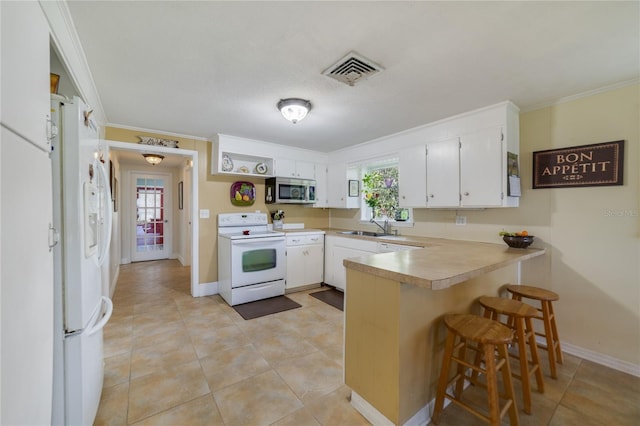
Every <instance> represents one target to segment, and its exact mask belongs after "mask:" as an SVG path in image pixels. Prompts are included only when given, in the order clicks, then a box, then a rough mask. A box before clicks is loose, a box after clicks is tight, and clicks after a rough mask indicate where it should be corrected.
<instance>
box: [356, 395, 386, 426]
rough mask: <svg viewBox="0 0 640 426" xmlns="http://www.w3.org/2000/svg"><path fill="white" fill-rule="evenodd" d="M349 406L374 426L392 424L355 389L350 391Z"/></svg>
mask: <svg viewBox="0 0 640 426" xmlns="http://www.w3.org/2000/svg"><path fill="white" fill-rule="evenodd" d="M351 406H352V407H353V408H355V409H356V410H357V411H358V412H359V413H360V414H362V416H363V417H364V418H365V419H367V420H369V421H370V422H371V424H374V425H376V426H393V422H391V421H390V420H389V419H387V418H386V417H385V415H384V414H382V413H381V412H380V411H378V410H377V409H376V408H375V407H374V406H373V405H371V404H369V403H368V402H367V401H366V400H365V399H364V398H363V397H361V396H360V395H358V393H357V392H356V391H353V390H352V391H351Z"/></svg>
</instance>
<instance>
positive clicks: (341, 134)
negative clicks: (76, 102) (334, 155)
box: [68, 1, 640, 152]
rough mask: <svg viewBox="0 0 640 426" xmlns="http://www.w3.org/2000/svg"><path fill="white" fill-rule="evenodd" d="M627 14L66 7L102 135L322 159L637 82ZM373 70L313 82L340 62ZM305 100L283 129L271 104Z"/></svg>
mask: <svg viewBox="0 0 640 426" xmlns="http://www.w3.org/2000/svg"><path fill="white" fill-rule="evenodd" d="M639 4H640V3H639V2H637V1H631V2H613V1H603V2H575V1H569V2H551V1H548V2H482V1H474V2H426V1H421V2H416V1H414V2H399V1H377V2H365V1H356V2H335V1H320V2H308V1H297V2H296V1H287V2H272V1H258V2H244V1H233V2H222V1H200V2H176V1H159V2H153V1H151V2H149V1H106V2H96V1H70V2H69V3H68V6H69V10H70V12H71V15H72V17H73V20H74V24H75V26H76V29H77V32H78V34H79V37H80V41H81V43H82V46H83V49H84V53H85V55H86V58H87V61H88V64H89V67H90V69H91V73H92V75H93V78H94V81H95V85H96V87H97V90H98V93H99V96H100V99H101V102H102V106H103V108H104V111H105V114H106V116H107V120H108V121H109V123H110V124H115V125H122V126H132V127H137V128H144V129H153V130H160V131H163V132H169V133H177V134H182V135H192V136H197V137H205V138H210V137H211V136H212V135H214V134H215V133H224V134H230V135H235V136H241V137H247V138H252V139H258V140H264V141H269V142H274V143H280V144H285V145H292V146H298V147H302V148H308V149H313V150H318V151H324V152H330V151H333V150H336V149H340V148H342V147H345V146H349V145H354V144H357V143H360V142H364V141H367V140H372V139H375V138H378V137H382V136H385V135H388V134H392V133H396V132H399V131H402V130H404V129H408V128H411V127H415V126H419V125H422V124H426V123H429V122H433V121H436V120H438V119H442V118H445V117H448V116H451V115H455V114H458V113H462V112H465V111H469V110H473V109H476V108H479V107H482V106H486V105H490V104H493V103H497V102H500V101H503V100H507V99H509V100H511V101H513V102H514V103H515V104H516V105H518V106H519V107H520V108H521V109H531V108H533V107H535V106H540V105H543V104H547V103H550V102H553V101H554V100H557V99H560V98H564V97H567V96H571V95H575V94H578V93H583V92H587V91H591V90H596V89H598V88H602V87H604V86H609V85H615V84H620V83H622V82H629V81H633V80H635V81H637V79H638V78H639V75H640V23H639V22H640V9H639ZM351 50H354V51H356V52H357V53H359V54H361V55H363V56H365V57H368V58H369V59H371V60H373V61H375V62H377V63H378V64H380V65H382V67H384V68H385V71H384V72H382V73H380V74H378V75H376V76H373V77H371V78H370V79H368V80H366V81H364V82H362V83H360V84H359V85H356V86H354V87H350V86H347V85H345V84H342V83H339V82H337V81H335V80H332V79H330V78H328V77H326V76H323V75H322V71H324V70H325V69H326V68H327V67H329V66H330V65H332V64H334V63H335V62H336V61H337V60H339V59H340V58H342V57H343V56H344V55H345V54H347V53H348V52H349V51H351ZM287 97H301V98H305V99H309V100H310V101H311V102H312V104H313V109H312V111H311V112H310V114H309V115H308V117H307V118H306V119H305V120H304V121H302V122H300V123H298V124H295V125H293V124H291V123H289V122H287V121H286V120H284V118H282V116H281V115H280V114H279V112H278V111H277V109H276V103H277V102H278V100H279V99H281V98H287Z"/></svg>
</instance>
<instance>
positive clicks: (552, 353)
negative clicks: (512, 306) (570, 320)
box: [506, 284, 563, 379]
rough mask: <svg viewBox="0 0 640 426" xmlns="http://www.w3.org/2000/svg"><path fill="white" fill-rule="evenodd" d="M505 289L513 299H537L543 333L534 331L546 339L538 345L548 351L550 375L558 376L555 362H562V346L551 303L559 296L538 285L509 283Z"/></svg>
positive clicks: (537, 317) (538, 317)
mask: <svg viewBox="0 0 640 426" xmlns="http://www.w3.org/2000/svg"><path fill="white" fill-rule="evenodd" d="M506 289H507V291H508V292H509V293H511V295H512V298H513V299H515V300H520V301H521V300H522V298H527V299H532V300H538V301H540V308H537V309H538V312H539V314H538V315H537V316H536V317H535V318H536V319H539V320H542V322H543V323H544V333H536V334H537V335H538V336H543V337H544V338H545V339H546V340H547V346H546V347H544V346H541V345H538V346H539V347H540V348H542V349H545V350H546V351H547V352H548V353H549V369H550V370H551V377H552V378H554V379H557V378H558V373H557V371H556V362H557V363H559V364H562V362H563V359H562V348H561V347H560V338H559V337H558V327H557V326H556V315H555V314H554V313H553V304H552V303H551V302H555V301H556V300H560V296H558V294H557V293H554V292H553V291H551V290H546V289H543V288H539V287H532V286H528V285H513V284H509V285H507V286H506Z"/></svg>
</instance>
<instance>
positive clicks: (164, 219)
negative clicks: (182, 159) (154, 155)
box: [129, 172, 173, 262]
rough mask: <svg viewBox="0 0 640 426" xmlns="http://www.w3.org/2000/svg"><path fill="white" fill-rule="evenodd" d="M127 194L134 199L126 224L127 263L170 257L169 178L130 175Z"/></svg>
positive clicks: (155, 175)
mask: <svg viewBox="0 0 640 426" xmlns="http://www.w3.org/2000/svg"><path fill="white" fill-rule="evenodd" d="M131 185H132V187H131V188H130V193H131V194H132V196H133V197H134V200H132V203H131V206H132V207H133V208H132V209H131V211H130V214H132V215H133V216H134V219H132V220H131V221H129V223H131V224H132V225H133V226H134V227H135V229H132V230H131V233H130V234H129V235H131V236H132V238H131V261H132V262H142V261H147V260H160V259H168V258H169V257H170V255H171V247H172V244H171V236H172V225H173V221H172V220H171V219H172V218H171V212H172V211H173V207H172V203H171V200H172V197H171V175H169V174H161V173H153V174H142V173H135V172H133V173H131Z"/></svg>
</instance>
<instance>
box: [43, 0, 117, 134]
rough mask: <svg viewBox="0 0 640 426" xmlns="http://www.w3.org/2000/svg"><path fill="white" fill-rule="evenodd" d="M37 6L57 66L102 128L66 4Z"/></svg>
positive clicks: (98, 104)
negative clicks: (50, 42)
mask: <svg viewBox="0 0 640 426" xmlns="http://www.w3.org/2000/svg"><path fill="white" fill-rule="evenodd" d="M39 3H40V7H41V8H42V11H43V12H44V15H45V17H46V19H47V21H48V22H49V33H50V36H51V40H52V44H53V47H54V48H55V50H56V52H57V53H58V56H59V57H60V62H62V64H63V65H64V67H65V68H66V70H67V72H68V74H69V78H70V80H71V81H72V82H73V84H74V85H75V87H76V89H77V90H78V93H79V94H80V97H81V98H82V99H83V101H84V102H85V103H86V104H88V105H89V106H90V107H91V108H92V109H93V116H94V117H95V119H96V121H97V122H98V123H99V124H100V125H104V123H106V122H107V116H106V114H105V112H104V108H103V106H102V101H101V100H100V95H99V94H98V90H97V89H96V85H95V82H94V80H93V76H92V75H91V70H90V69H89V64H88V63H87V58H86V56H85V54H84V50H83V49H82V43H80V38H79V37H78V33H77V31H76V29H75V26H74V25H73V19H72V17H71V12H70V11H69V7H68V6H67V2H66V1H63V0H57V1H48V0H40V1H39Z"/></svg>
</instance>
